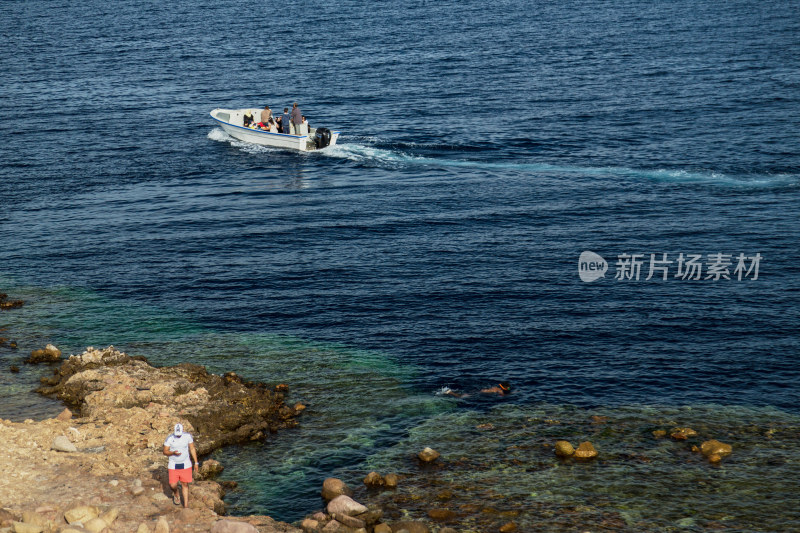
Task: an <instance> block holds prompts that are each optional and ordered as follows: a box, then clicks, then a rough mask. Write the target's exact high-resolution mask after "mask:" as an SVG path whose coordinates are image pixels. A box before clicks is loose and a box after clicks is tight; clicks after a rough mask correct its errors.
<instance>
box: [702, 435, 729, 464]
mask: <svg viewBox="0 0 800 533" xmlns="http://www.w3.org/2000/svg"><path fill="white" fill-rule="evenodd" d="M700 451H701V452H702V453H703V455H705V456H706V457H708V458H709V460H711V456H712V455H716V456H717V457H715V458H714V459H715V460H714V461H712V462H719V460H720V459H722V458H723V457H725V456H726V455H730V454H731V452H733V447H732V446H731V445H730V444H725V443H724V442H720V441H718V440H714V439H712V440H707V441H705V442H704V443H703V444H701V445H700Z"/></svg>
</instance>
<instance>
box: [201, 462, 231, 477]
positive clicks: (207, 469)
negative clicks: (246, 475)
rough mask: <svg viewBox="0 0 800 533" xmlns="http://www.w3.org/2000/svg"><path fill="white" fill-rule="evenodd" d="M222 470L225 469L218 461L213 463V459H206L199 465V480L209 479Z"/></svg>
mask: <svg viewBox="0 0 800 533" xmlns="http://www.w3.org/2000/svg"><path fill="white" fill-rule="evenodd" d="M223 470H225V467H224V466H222V464H220V462H219V461H215V460H214V459H206V460H205V461H203V463H202V464H201V465H200V468H199V479H210V478H212V477H214V476H218V475H219V474H221V473H222V471H223Z"/></svg>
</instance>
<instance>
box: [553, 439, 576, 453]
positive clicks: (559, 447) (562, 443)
mask: <svg viewBox="0 0 800 533" xmlns="http://www.w3.org/2000/svg"><path fill="white" fill-rule="evenodd" d="M555 449H556V455H558V456H559V457H571V456H572V454H574V453H575V448H573V447H572V444H570V443H569V441H566V440H559V441H556V446H555Z"/></svg>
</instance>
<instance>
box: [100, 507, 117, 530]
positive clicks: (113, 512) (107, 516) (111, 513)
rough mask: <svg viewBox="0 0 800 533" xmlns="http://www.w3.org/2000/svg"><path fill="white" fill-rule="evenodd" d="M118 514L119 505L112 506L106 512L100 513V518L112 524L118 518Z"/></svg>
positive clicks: (107, 523)
mask: <svg viewBox="0 0 800 533" xmlns="http://www.w3.org/2000/svg"><path fill="white" fill-rule="evenodd" d="M118 516H119V507H112V508H111V509H109V510H108V511H106V512H105V513H102V514H101V515H100V518H101V519H102V520H103V522H105V523H106V525H109V526H110V525H111V524H113V523H114V520H116V519H117V517H118Z"/></svg>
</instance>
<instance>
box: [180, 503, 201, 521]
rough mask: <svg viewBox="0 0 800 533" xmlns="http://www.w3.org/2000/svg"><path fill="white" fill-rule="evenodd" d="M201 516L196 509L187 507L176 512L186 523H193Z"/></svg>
mask: <svg viewBox="0 0 800 533" xmlns="http://www.w3.org/2000/svg"><path fill="white" fill-rule="evenodd" d="M199 516H200V515H199V514H198V511H197V510H196V509H189V508H186V507H184V508H183V509H181V510H180V511H178V512H177V513H176V514H175V518H176V519H177V520H178V521H179V522H182V523H184V524H193V523H194V522H197V519H198V517H199Z"/></svg>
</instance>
